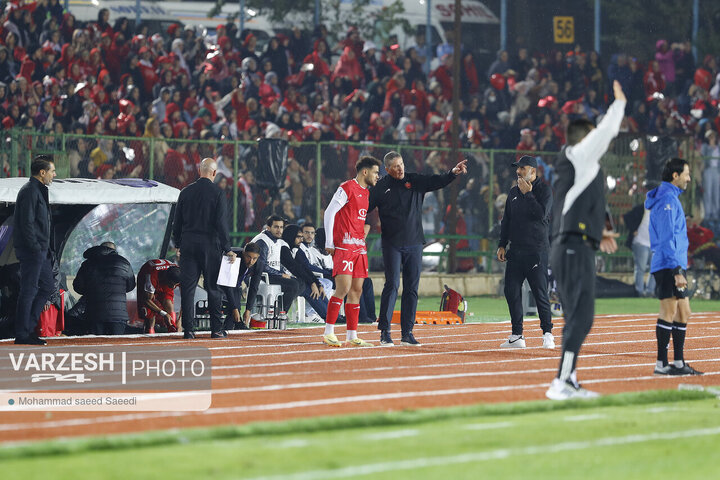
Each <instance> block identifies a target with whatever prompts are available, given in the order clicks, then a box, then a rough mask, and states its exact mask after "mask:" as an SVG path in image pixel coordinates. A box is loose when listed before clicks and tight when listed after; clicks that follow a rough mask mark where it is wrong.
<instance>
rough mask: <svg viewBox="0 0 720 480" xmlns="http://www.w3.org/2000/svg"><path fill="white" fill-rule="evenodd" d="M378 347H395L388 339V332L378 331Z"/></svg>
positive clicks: (390, 339)
mask: <svg viewBox="0 0 720 480" xmlns="http://www.w3.org/2000/svg"><path fill="white" fill-rule="evenodd" d="M380 345H395V342H393V340H392V338H390V330H380Z"/></svg>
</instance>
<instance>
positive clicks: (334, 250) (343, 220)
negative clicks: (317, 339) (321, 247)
mask: <svg viewBox="0 0 720 480" xmlns="http://www.w3.org/2000/svg"><path fill="white" fill-rule="evenodd" d="M355 169H356V170H357V175H356V176H355V178H354V179H352V180H348V181H347V182H344V183H343V184H341V185H340V187H338V189H337V192H335V195H334V196H333V198H332V200H330V204H329V205H328V207H327V208H326V209H325V221H324V224H325V231H326V232H327V235H326V237H325V250H327V252H328V253H329V254H330V255H332V257H333V278H334V279H335V293H334V295H333V296H332V298H330V302H329V303H328V310H327V316H326V318H325V334H324V335H323V341H324V342H325V343H326V344H327V345H330V346H331V347H339V346H341V345H342V344H341V343H340V341H339V340H338V339H337V337H336V336H335V322H336V321H337V317H338V314H339V313H340V307H341V306H342V302H343V298H345V296H346V295H347V303H346V305H345V317H346V318H347V343H348V345H350V346H353V347H372V346H373V345H372V343H368V342H366V341H364V340H362V339H360V338H358V336H357V326H358V316H359V314H360V303H359V302H360V295H361V294H362V286H363V282H364V280H365V279H366V278H367V276H368V260H367V249H366V248H365V237H366V236H367V233H368V230H369V226H367V227H366V226H365V216H366V215H367V209H368V202H369V199H370V192H369V191H368V187H372V186H374V185H375V184H376V183H377V181H378V177H379V174H380V160H378V159H377V158H374V157H370V156H364V157H361V158H360V160H358V161H357V163H356V164H355Z"/></svg>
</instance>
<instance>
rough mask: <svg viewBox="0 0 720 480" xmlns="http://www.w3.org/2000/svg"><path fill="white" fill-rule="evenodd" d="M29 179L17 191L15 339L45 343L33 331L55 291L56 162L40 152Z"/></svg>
mask: <svg viewBox="0 0 720 480" xmlns="http://www.w3.org/2000/svg"><path fill="white" fill-rule="evenodd" d="M30 174H31V175H32V176H31V177H30V180H29V181H28V182H27V183H26V184H25V185H23V187H22V188H21V189H20V191H19V192H18V196H17V200H16V202H15V214H14V218H13V222H14V223H13V240H14V243H15V255H17V258H18V260H19V261H20V278H21V281H20V292H19V294H18V304H17V313H16V315H15V343H16V344H19V345H46V344H47V342H46V341H45V340H42V339H41V338H38V336H37V335H36V334H35V333H34V330H35V325H36V324H37V322H38V318H40V312H42V309H43V307H44V306H45V302H46V301H47V299H48V298H50V295H51V294H52V293H53V292H54V291H55V281H54V279H53V271H52V248H53V245H52V242H51V240H52V226H51V218H52V217H51V213H50V200H49V197H48V186H49V185H50V184H51V183H52V181H53V178H55V162H53V159H52V157H50V156H49V155H37V156H36V157H35V158H34V159H33V161H32V164H31V165H30Z"/></svg>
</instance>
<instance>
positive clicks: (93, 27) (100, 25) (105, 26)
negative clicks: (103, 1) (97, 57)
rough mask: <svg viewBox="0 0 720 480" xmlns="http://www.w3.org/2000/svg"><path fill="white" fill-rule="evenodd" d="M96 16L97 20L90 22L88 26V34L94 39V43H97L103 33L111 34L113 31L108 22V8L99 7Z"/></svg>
mask: <svg viewBox="0 0 720 480" xmlns="http://www.w3.org/2000/svg"><path fill="white" fill-rule="evenodd" d="M97 18H98V19H97V22H95V23H92V24H90V28H89V30H90V35H91V36H92V37H93V39H94V40H95V42H94V43H99V41H100V38H101V37H102V35H103V34H107V35H112V34H114V33H115V32H114V31H113V28H112V26H111V25H110V24H109V23H108V21H109V20H110V10H108V9H107V8H101V9H100V11H99V12H98V17H97Z"/></svg>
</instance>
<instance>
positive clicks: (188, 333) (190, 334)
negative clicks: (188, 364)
mask: <svg viewBox="0 0 720 480" xmlns="http://www.w3.org/2000/svg"><path fill="white" fill-rule="evenodd" d="M183 338H184V339H185V340H192V339H193V338H195V332H191V331H190V330H185V332H184V333H183Z"/></svg>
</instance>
